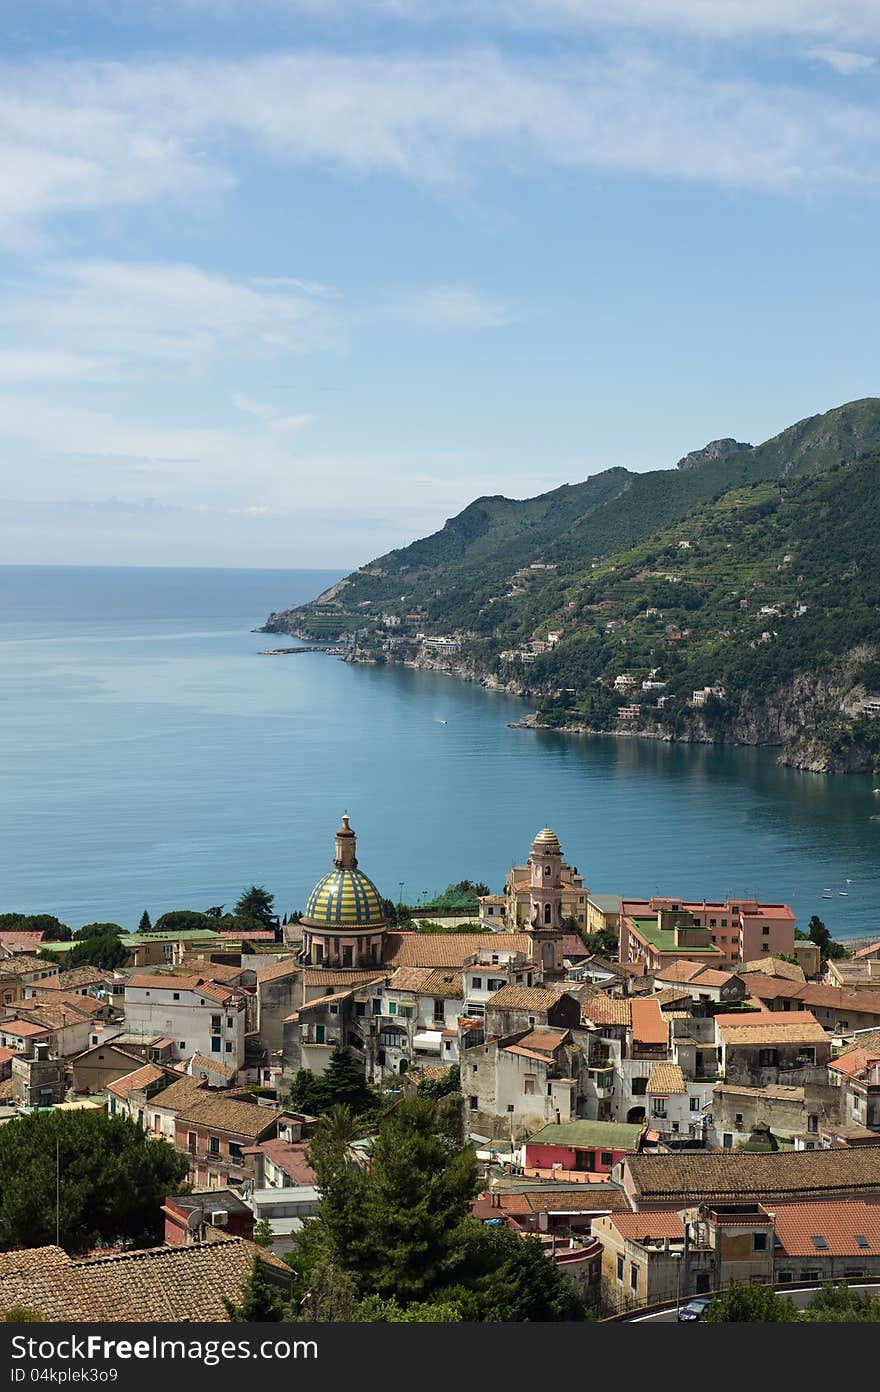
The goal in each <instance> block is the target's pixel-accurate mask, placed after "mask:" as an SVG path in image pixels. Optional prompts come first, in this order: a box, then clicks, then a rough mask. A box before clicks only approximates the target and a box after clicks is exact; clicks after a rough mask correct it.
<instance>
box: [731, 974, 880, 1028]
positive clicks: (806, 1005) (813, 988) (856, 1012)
mask: <svg viewBox="0 0 880 1392" xmlns="http://www.w3.org/2000/svg"><path fill="white" fill-rule="evenodd" d="M746 982H747V986H748V991H749V996H750V998H751V999H752V1000H754V1001H755V1002H756V1003H758V1004H760V1006H761V1007H762V1008H763V1009H764V1010H768V1011H771V1012H772V1013H774V1014H779V1013H788V1014H790V1013H792V1012H794V1011H808V1012H810V1013H812V1015H813V1016H814V1018H815V1019H817V1020H818V1021H819V1023H820V1024H821V1025H822V1026H823V1027H824V1028H825V1029H826V1030H827V1031H828V1032H829V1033H831V1034H851V1033H853V1032H854V1031H856V1030H866V1029H876V1028H877V1027H878V1026H880V991H876V990H872V989H870V988H869V989H867V990H861V991H860V990H852V989H847V988H844V987H841V986H825V985H822V984H820V983H818V982H805V983H803V984H800V983H798V982H793V981H784V980H779V979H776V978H773V977H771V978H767V977H764V976H762V975H760V974H754V975H750V976H748V977H746Z"/></svg>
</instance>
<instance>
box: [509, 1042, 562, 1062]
mask: <svg viewBox="0 0 880 1392" xmlns="http://www.w3.org/2000/svg"><path fill="white" fill-rule="evenodd" d="M503 1052H504V1053H505V1054H517V1055H518V1056H519V1057H520V1058H527V1059H531V1060H532V1061H533V1063H543V1065H544V1067H545V1068H552V1067H553V1060H552V1058H548V1057H547V1055H546V1054H539V1053H537V1051H536V1050H535V1049H524V1048H523V1047H522V1045H521V1044H506V1045H505V1046H504V1050H503Z"/></svg>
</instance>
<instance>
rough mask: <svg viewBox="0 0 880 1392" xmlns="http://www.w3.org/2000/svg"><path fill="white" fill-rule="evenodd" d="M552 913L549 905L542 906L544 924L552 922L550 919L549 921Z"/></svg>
mask: <svg viewBox="0 0 880 1392" xmlns="http://www.w3.org/2000/svg"><path fill="white" fill-rule="evenodd" d="M552 913H553V910H552V908H551V907H550V905H549V904H545V905H544V922H545V923H550V922H551V921H552V919H551V915H552Z"/></svg>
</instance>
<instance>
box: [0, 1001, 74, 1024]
mask: <svg viewBox="0 0 880 1392" xmlns="http://www.w3.org/2000/svg"><path fill="white" fill-rule="evenodd" d="M71 999H72V1000H77V1001H78V1000H82V999H83V998H82V997H81V996H73V997H72V998H71ZM83 1004H85V1002H83ZM96 1004H97V1002H96ZM14 1009H15V1011H16V1013H17V1014H18V1015H20V1016H22V1017H23V1018H25V1019H31V1020H33V1021H35V1022H37V1023H39V1024H40V1025H41V1026H42V1027H43V1028H48V1029H53V1030H59V1029H64V1028H66V1026H67V1025H82V1024H85V1023H86V1022H87V1021H88V1020H89V1018H90V1016H91V1015H92V1012H91V1011H90V1010H81V1009H80V1008H79V1006H78V1005H68V1004H66V1003H65V1002H59V1003H57V1004H56V1002H55V1001H54V1000H52V1001H48V1000H43V999H41V998H37V997H31V998H30V999H28V1000H23V1001H19V1002H18V1003H17V1004H16V1005H15V1007H14ZM4 1028H5V1025H3V1024H0V1029H4Z"/></svg>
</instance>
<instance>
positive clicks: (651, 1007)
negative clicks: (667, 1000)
mask: <svg viewBox="0 0 880 1392" xmlns="http://www.w3.org/2000/svg"><path fill="white" fill-rule="evenodd" d="M632 1032H633V1040H634V1041H637V1042H638V1043H639V1044H667V1043H668V1042H669V1023H668V1021H667V1020H664V1018H663V1012H662V1010H661V1009H660V1006H659V1004H658V1002H657V1001H656V1000H633V1002H632Z"/></svg>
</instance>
